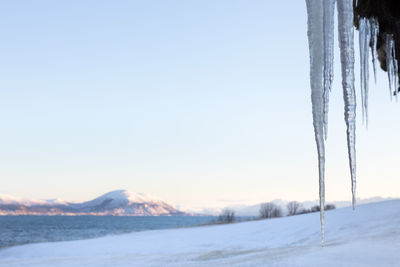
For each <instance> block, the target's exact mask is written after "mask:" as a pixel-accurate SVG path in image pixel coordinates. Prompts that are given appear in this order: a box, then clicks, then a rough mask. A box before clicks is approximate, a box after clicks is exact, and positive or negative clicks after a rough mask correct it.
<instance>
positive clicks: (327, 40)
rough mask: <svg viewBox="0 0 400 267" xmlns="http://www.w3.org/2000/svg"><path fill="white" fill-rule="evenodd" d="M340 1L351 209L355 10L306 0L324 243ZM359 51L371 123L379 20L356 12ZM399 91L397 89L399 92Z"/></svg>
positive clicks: (391, 65)
mask: <svg viewBox="0 0 400 267" xmlns="http://www.w3.org/2000/svg"><path fill="white" fill-rule="evenodd" d="M335 4H337V13H338V37H339V47H340V61H341V66H342V87H343V99H344V119H345V123H346V127H347V130H346V134H347V149H348V158H349V167H350V175H351V192H352V204H353V209H354V208H355V204H356V149H355V143H356V93H355V87H354V80H355V77H354V26H353V23H354V15H353V14H354V13H353V1H351V0H324V1H321V0H306V5H307V15H308V42H309V50H310V84H311V102H312V113H313V126H314V133H315V141H316V144H317V151H318V168H319V196H320V207H321V214H320V218H321V237H322V245H323V243H324V218H325V217H324V206H325V143H324V142H325V139H326V138H327V129H328V111H329V92H330V90H331V87H332V81H333V54H334V51H333V50H334V49H333V48H334V13H335ZM357 19H358V22H359V23H358V29H359V50H360V89H361V102H362V105H361V107H362V118H363V122H365V125H366V126H368V87H369V85H368V84H369V49H371V52H372V53H371V54H372V64H373V71H374V79H375V82H376V65H377V61H378V57H377V43H378V35H379V22H378V19H377V18H375V17H370V18H365V17H357ZM384 39H385V40H384V43H385V46H384V52H385V54H386V68H387V72H388V80H389V90H390V97H392V95H393V93H394V92H396V91H397V89H398V87H399V78H398V68H399V66H398V63H397V60H396V55H395V46H394V37H393V34H386V35H385V38H384ZM395 94H396V96H397V93H395Z"/></svg>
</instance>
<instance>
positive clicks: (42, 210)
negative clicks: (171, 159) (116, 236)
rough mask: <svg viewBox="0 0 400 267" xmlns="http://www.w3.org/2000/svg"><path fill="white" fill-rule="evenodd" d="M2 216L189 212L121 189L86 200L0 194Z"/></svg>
mask: <svg viewBox="0 0 400 267" xmlns="http://www.w3.org/2000/svg"><path fill="white" fill-rule="evenodd" d="M0 215H117V216H172V215H189V213H186V212H183V211H180V210H178V209H175V208H174V207H172V206H171V205H169V204H167V203H166V202H164V201H162V200H159V199H157V198H154V197H150V196H147V195H145V194H140V193H132V192H129V191H126V190H117V191H112V192H109V193H106V194H104V195H102V196H100V197H98V198H95V199H93V200H90V201H86V202H82V203H70V202H65V201H62V200H59V199H55V200H54V199H53V200H36V199H21V198H16V197H12V196H8V195H3V194H0Z"/></svg>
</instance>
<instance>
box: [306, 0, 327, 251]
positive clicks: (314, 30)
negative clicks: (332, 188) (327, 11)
mask: <svg viewBox="0 0 400 267" xmlns="http://www.w3.org/2000/svg"><path fill="white" fill-rule="evenodd" d="M306 4H307V14H308V43H309V49H310V84H311V102H312V114H313V125H314V133H315V141H316V143H317V150H318V167H319V200H320V207H321V210H320V211H321V212H320V216H321V234H322V235H321V238H322V244H323V243H324V226H325V224H324V207H325V205H324V203H325V181H324V180H325V178H324V176H325V144H324V136H325V134H324V108H325V105H324V99H325V98H324V82H323V75H324V73H323V70H324V34H323V16H324V14H323V10H322V7H323V4H322V1H320V0H306Z"/></svg>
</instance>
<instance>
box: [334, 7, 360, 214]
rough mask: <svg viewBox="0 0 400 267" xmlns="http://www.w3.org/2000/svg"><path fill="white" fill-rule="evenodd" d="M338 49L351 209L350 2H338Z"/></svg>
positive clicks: (353, 167) (352, 103) (353, 123)
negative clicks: (349, 174) (345, 127)
mask: <svg viewBox="0 0 400 267" xmlns="http://www.w3.org/2000/svg"><path fill="white" fill-rule="evenodd" d="M337 5H338V21H339V23H338V26H339V47H340V58H341V63H342V87H343V98H344V104H345V107H344V117H345V121H346V126H347V149H348V155H349V165H350V172H351V191H352V200H353V201H352V203H353V209H354V208H355V204H356V149H355V142H356V134H355V133H356V96H355V89H354V30H353V6H352V1H351V0H338V1H337Z"/></svg>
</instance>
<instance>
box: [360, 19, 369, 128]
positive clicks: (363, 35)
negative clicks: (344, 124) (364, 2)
mask: <svg viewBox="0 0 400 267" xmlns="http://www.w3.org/2000/svg"><path fill="white" fill-rule="evenodd" d="M359 33H360V35H359V42H360V77H361V78H360V85H361V102H362V118H363V123H364V122H365V123H366V125H367V126H368V83H369V81H368V80H369V69H368V66H369V62H368V54H369V44H370V42H371V29H370V23H369V20H368V19H366V18H360V23H359Z"/></svg>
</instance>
